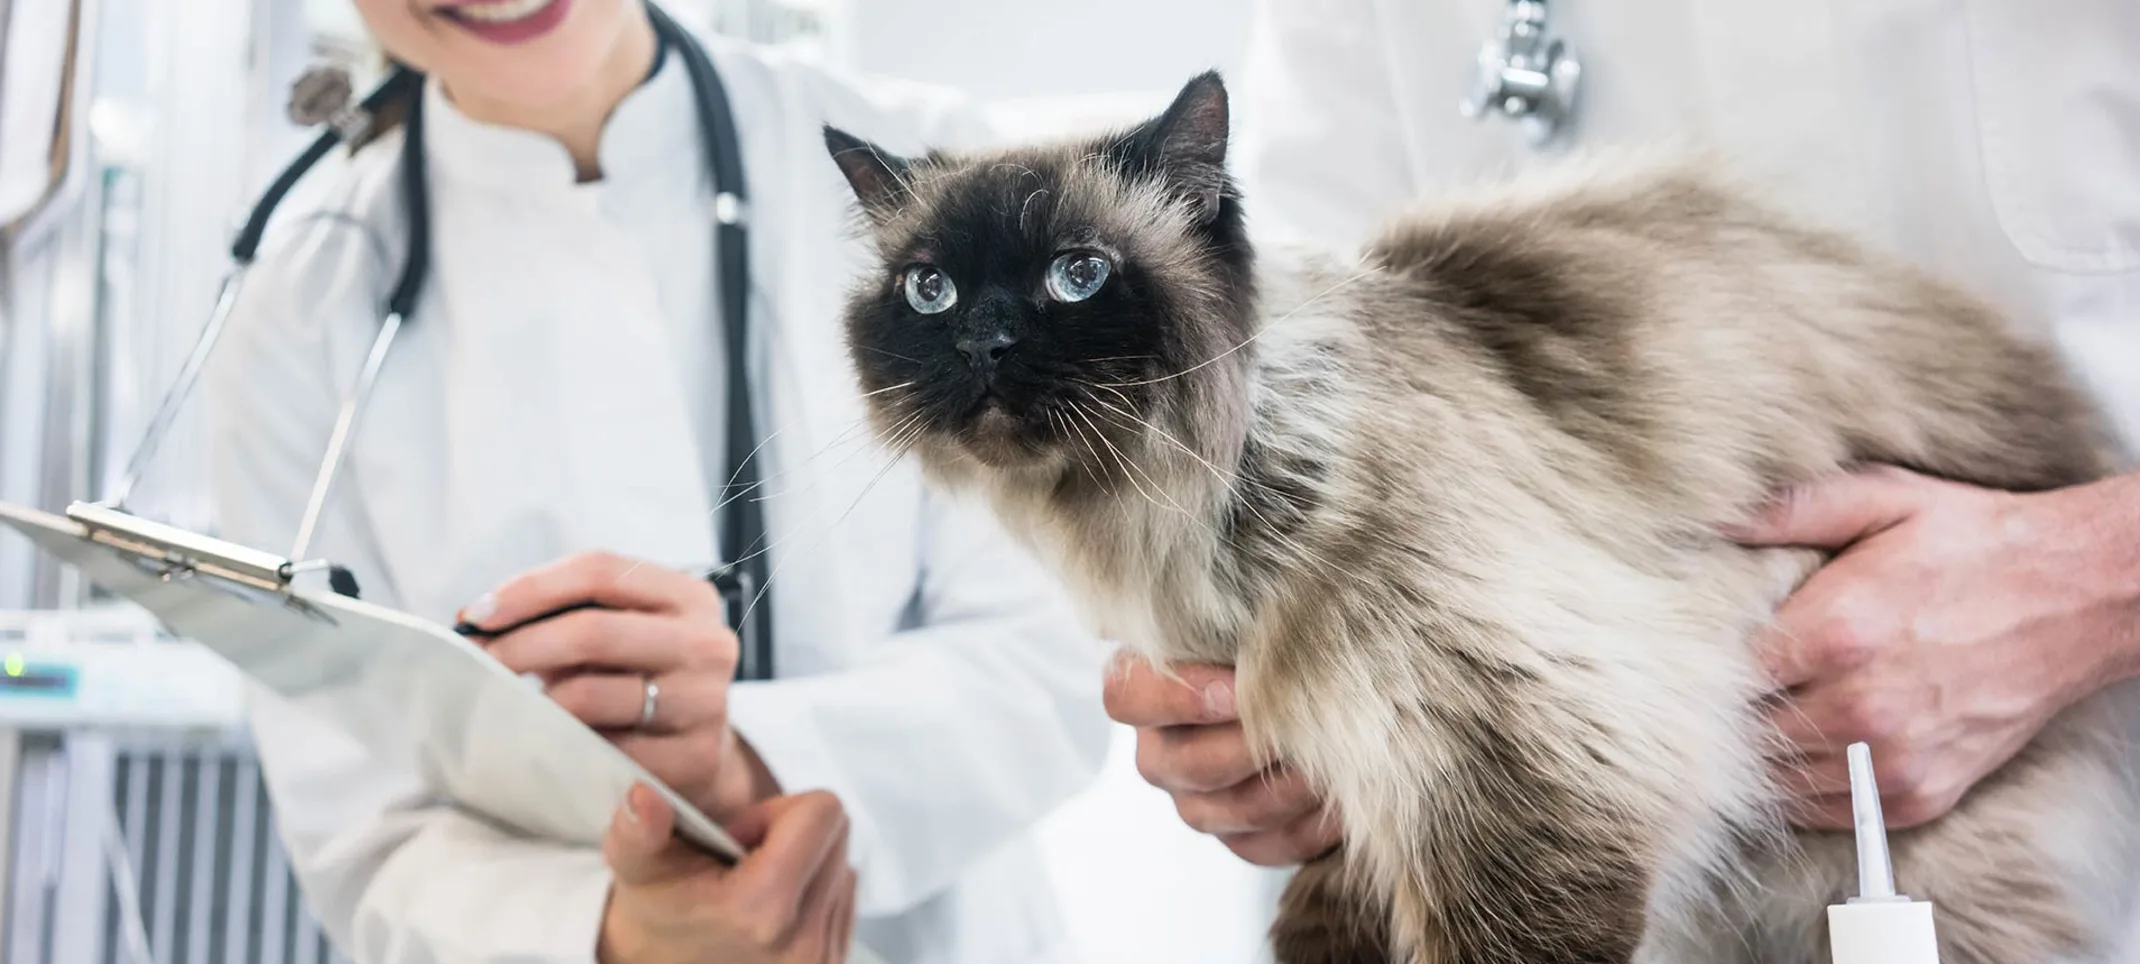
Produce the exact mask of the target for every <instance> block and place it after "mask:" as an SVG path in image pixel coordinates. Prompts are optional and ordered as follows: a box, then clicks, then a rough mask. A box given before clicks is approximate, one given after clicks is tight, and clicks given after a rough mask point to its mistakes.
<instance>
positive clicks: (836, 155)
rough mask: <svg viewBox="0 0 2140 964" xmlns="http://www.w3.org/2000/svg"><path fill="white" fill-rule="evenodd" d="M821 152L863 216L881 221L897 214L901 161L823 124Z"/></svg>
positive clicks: (903, 187)
mask: <svg viewBox="0 0 2140 964" xmlns="http://www.w3.org/2000/svg"><path fill="white" fill-rule="evenodd" d="M825 150H827V151H830V152H831V153H832V162H833V163H834V164H837V165H839V167H840V173H841V174H845V175H847V183H848V184H849V185H850V186H852V187H853V188H854V189H855V199H856V200H858V201H860V202H862V211H863V213H865V214H867V215H869V216H870V217H871V218H872V219H875V220H877V221H882V220H884V219H885V218H887V217H889V216H891V215H893V214H896V213H898V211H899V208H900V205H901V204H903V203H904V201H905V198H906V191H907V169H908V168H909V167H910V166H911V164H910V163H909V162H908V161H907V160H906V159H905V158H902V157H900V156H898V155H896V154H893V153H891V152H889V151H886V150H884V149H883V148H880V147H878V146H877V145H875V144H872V143H870V142H868V141H865V140H863V139H861V138H859V137H856V136H854V135H853V134H849V133H847V132H846V131H843V130H840V129H839V128H837V127H833V126H832V125H830V124H827V125H825Z"/></svg>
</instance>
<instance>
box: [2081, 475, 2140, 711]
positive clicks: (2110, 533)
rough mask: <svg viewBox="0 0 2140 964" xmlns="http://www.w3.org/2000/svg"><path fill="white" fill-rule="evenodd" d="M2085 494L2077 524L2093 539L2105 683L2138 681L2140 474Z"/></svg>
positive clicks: (2102, 483) (2089, 566)
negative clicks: (2103, 610) (2104, 618)
mask: <svg viewBox="0 0 2140 964" xmlns="http://www.w3.org/2000/svg"><path fill="white" fill-rule="evenodd" d="M2081 491H2085V492H2087V493H2088V495H2089V498H2088V499H2087V500H2086V504H2085V505H2083V506H2081V518H2080V519H2078V520H2076V521H2077V522H2078V524H2079V525H2081V526H2083V527H2084V528H2083V529H2082V530H2081V531H2084V532H2088V533H2091V534H2092V538H2091V539H2090V540H2089V558H2088V560H2087V569H2088V570H2090V571H2091V572H2092V573H2093V574H2094V576H2095V578H2094V579H2093V580H2092V581H2093V583H2094V584H2095V586H2096V587H2097V596H2096V598H2097V599H2098V600H2099V601H2100V602H2101V604H2102V605H2104V606H2105V607H2107V610H2108V612H2109V614H2110V624H2109V626H2108V627H2107V629H2108V636H2109V639H2108V640H2107V643H2108V644H2109V646H2108V648H2109V654H2108V655H2109V658H2108V659H2107V660H2106V663H2107V665H2106V666H2105V667H2104V678H2103V679H2102V680H2101V682H2103V683H2111V682H2116V681H2118V680H2123V679H2128V678H2131V677H2135V676H2140V472H2136V473H2128V474H2126V475H2120V476H2114V477H2112V478H2109V479H2104V480H2102V481H2100V482H2095V483H2092V484H2090V485H2087V486H2084V487H2082V489H2081Z"/></svg>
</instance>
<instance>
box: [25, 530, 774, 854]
mask: <svg viewBox="0 0 2140 964" xmlns="http://www.w3.org/2000/svg"><path fill="white" fill-rule="evenodd" d="M100 513H109V514H110V518H111V520H112V524H111V525H110V526H109V527H105V526H100V525H98V524H97V521H98V520H99V519H101V518H104V517H105V516H103V515H101V514H100ZM69 515H70V516H71V517H63V516H56V515H52V514H50V513H46V512H40V511H37V510H34V509H26V508H23V507H20V506H14V505H9V504H6V503H0V523H4V524H6V525H7V526H8V527H10V528H13V529H14V530H16V531H17V532H20V533H22V534H23V535H24V536H26V537H28V538H29V539H30V541H31V542H33V543H35V544H36V545H37V546H38V548H40V549H42V550H44V551H46V552H48V553H51V554H52V555H53V556H55V557H57V558H59V559H60V560H62V561H64V562H67V563H69V564H71V565H73V566H75V567H76V568H78V569H80V570H81V571H82V574H83V575H85V576H87V577H89V579H90V580H91V581H93V582H95V583H97V584H98V585H100V586H103V587H104V588H105V589H108V590H110V591H111V592H113V593H116V594H118V595H120V596H123V597H125V598H127V599H129V600H131V601H133V602H134V603H136V604H138V605H140V606H141V607H142V608H144V609H146V610H148V611H149V612H150V613H151V614H153V615H154V616H156V618H158V619H160V620H162V621H163V623H164V624H165V625H166V626H168V627H170V629H171V630H172V631H173V632H174V633H176V634H177V635H179V636H182V637H185V638H188V639H192V640H194V641H196V642H198V643H200V644H201V645H203V646H205V647H207V648H208V649H210V650H212V651H214V652H215V653H217V654H218V655H220V656H222V657H223V658H224V659H226V660H229V661H230V662H231V663H232V664H233V665H235V666H236V667H237V668H238V669H239V670H240V671H242V672H243V673H244V674H245V675H246V676H248V677H250V678H252V679H253V680H255V681H256V682H258V683H259V684H261V685H263V686H265V687H266V688H268V689H269V690H272V691H274V692H275V693H277V694H279V695H281V696H282V697H283V698H284V699H287V700H289V701H291V702H292V703H293V704H296V705H298V706H299V707H300V708H302V709H305V710H307V711H309V712H312V713H314V714H315V715H320V716H324V717H325V718H327V719H328V720H329V721H330V722H331V723H332V724H333V725H335V726H336V727H338V728H340V729H342V730H344V731H345V732H348V733H349V734H350V735H351V736H352V737H354V738H356V739H357V740H358V741H359V742H360V743H362V744H363V745H365V746H366V747H367V748H368V749H370V750H371V751H372V752H373V753H374V754H375V755H377V756H378V757H380V758H381V759H383V760H388V761H394V762H403V763H408V764H412V765H414V766H415V767H417V768H418V770H419V772H422V773H425V774H427V775H429V776H430V777H431V779H432V781H433V782H434V783H435V784H436V785H438V786H439V787H440V788H441V789H442V790H443V791H444V793H445V795H446V796H448V797H450V798H451V799H452V800H453V801H454V803H455V804H456V805H458V806H459V807H461V808H462V809H463V810H464V811H467V812H469V813H470V814H472V815H475V816H478V817H480V818H483V819H486V820H489V821H491V822H494V823H497V824H501V825H504V826H506V827H509V828H511V829H514V830H517V831H520V832H522V833H526V834H530V835H533V836H538V837H542V838H545V839H550V840H559V841H565V842H569V843H576V844H581V845H585V846H593V847H599V846H600V845H601V842H602V837H603V834H604V832H605V831H606V830H607V829H608V826H609V822H610V819H611V816H612V814H614V813H615V811H616V808H617V806H618V804H619V803H621V802H622V801H623V799H624V796H625V793H626V791H628V790H629V789H630V788H631V785H632V784H633V783H634V782H639V783H645V784H646V785H647V786H649V787H650V788H652V789H653V790H654V791H655V792H656V793H658V794H660V795H661V797H662V799H664V800H666V801H667V802H668V804H669V806H670V807H671V808H673V809H674V810H675V812H676V832H677V834H678V835H679V836H681V837H683V838H684V839H685V840H687V841H689V842H690V843H692V844H694V845H696V846H697V847H699V848H700V849H702V850H704V851H706V852H707V853H708V854H710V855H712V856H713V857H715V858H716V859H719V860H721V861H723V862H725V863H728V864H731V865H732V864H734V863H735V862H736V861H738V860H740V859H742V856H743V848H742V847H741V846H739V845H738V844H737V843H736V842H735V840H734V839H733V838H731V837H730V836H729V835H728V834H727V833H726V832H725V831H723V830H722V829H721V828H720V826H719V825H718V824H716V823H714V822H713V820H712V819H711V818H709V817H707V816H706V815H705V814H704V813H703V812H701V811H700V810H699V809H698V808H697V807H695V806H693V805H692V804H691V803H690V802H689V801H687V800H685V799H684V798H683V797H682V796H681V795H679V794H678V793H677V792H676V791H675V790H673V789H671V788H669V787H668V786H667V785H665V784H663V783H662V782H661V781H660V780H658V779H656V778H655V777H654V776H653V775H652V774H650V773H648V772H647V771H646V769H645V768H643V767H641V766H640V765H639V764H638V763H636V762H634V761H633V760H632V759H631V758H630V757H629V756H626V755H625V754H624V753H623V752H622V751H620V750H618V749H617V748H616V747H615V746H613V745H611V744H610V742H609V741H608V740H606V739H603V737H602V736H601V734H599V733H596V732H595V731H594V730H593V729H592V728H590V727H588V726H587V725H586V724H585V723H582V722H580V721H579V719H577V718H576V717H574V716H573V715H572V714H570V713H568V712H566V711H565V709H564V708H563V707H561V706H559V705H557V703H556V702H555V701H553V700H551V699H550V698H549V697H548V696H545V695H543V693H542V692H541V691H540V690H539V689H537V688H535V687H534V685H532V684H531V683H529V682H528V681H526V680H524V679H522V678H521V677H520V676H519V675H518V674H515V673H514V672H513V671H512V670H509V669H507V668H506V667H505V665H504V664H502V663H500V662H498V661H497V660H496V659H494V658H492V657H491V656H490V654H489V653H486V652H484V651H483V650H482V649H481V648H479V647H477V646H475V645H474V644H472V643H470V642H469V641H467V640H466V639H463V638H462V637H460V636H459V635H458V634H456V633H454V632H452V631H451V630H449V629H447V628H446V627H443V626H439V625H437V624H435V623H431V622H428V621H426V620H422V619H418V618H416V617H414V616H410V615H408V614H406V613H402V612H397V611H395V610H392V609H387V608H385V607H383V606H375V605H371V604H368V603H365V602H362V601H360V600H356V599H351V598H348V597H345V596H340V595H336V594H333V593H313V592H307V591H305V590H302V589H298V588H296V587H294V586H292V585H291V584H290V577H291V574H292V569H293V568H294V567H292V566H291V564H290V563H288V562H284V561H282V560H279V559H276V558H275V557H274V556H273V555H272V554H269V553H265V552H260V551H258V550H254V549H247V548H245V547H243V546H239V545H236V544H234V543H228V542H223V541H221V540H216V539H210V538H208V537H205V536H200V535H195V534H192V533H188V532H185V531H183V530H179V529H175V528H170V527H166V526H160V525H158V524H156V523H153V522H147V521H145V520H141V519H138V518H135V517H133V516H129V515H126V514H124V513H119V512H114V511H112V510H109V509H106V508H104V507H101V506H94V505H77V506H75V507H74V508H73V509H71V510H70V513H69Z"/></svg>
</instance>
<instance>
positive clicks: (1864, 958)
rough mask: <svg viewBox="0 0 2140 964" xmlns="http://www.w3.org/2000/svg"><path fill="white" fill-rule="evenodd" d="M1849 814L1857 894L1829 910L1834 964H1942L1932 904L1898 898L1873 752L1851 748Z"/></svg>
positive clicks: (1858, 745)
mask: <svg viewBox="0 0 2140 964" xmlns="http://www.w3.org/2000/svg"><path fill="white" fill-rule="evenodd" d="M1849 753H1850V810H1851V817H1852V822H1853V823H1855V824H1856V827H1857V836H1858V895H1857V896H1856V897H1852V898H1850V900H1849V901H1848V902H1847V903H1842V904H1831V905H1829V907H1828V951H1829V953H1830V954H1831V955H1832V956H1833V959H1834V964H1939V939H1938V937H1937V935H1936V934H1935V933H1934V931H1933V928H1932V905H1931V904H1930V903H1927V902H1925V901H1917V900H1911V899H1910V898H1909V897H1908V896H1906V895H1902V894H1897V893H1895V867H1894V863H1893V861H1892V860H1890V859H1889V857H1888V853H1887V822H1886V819H1885V818H1884V817H1883V816H1882V815H1881V813H1880V788H1879V785H1878V782H1877V781H1875V780H1874V779H1873V765H1872V748H1871V747H1869V746H1867V745H1865V744H1863V743H1853V744H1851V745H1850V750H1849Z"/></svg>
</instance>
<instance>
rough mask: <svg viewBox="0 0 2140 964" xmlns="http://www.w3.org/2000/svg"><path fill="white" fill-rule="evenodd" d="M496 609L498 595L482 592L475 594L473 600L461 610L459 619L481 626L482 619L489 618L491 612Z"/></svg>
mask: <svg viewBox="0 0 2140 964" xmlns="http://www.w3.org/2000/svg"><path fill="white" fill-rule="evenodd" d="M497 611H498V597H496V596H494V595H491V594H490V593H484V594H483V595H480V596H477V597H476V601H475V602H472V603H469V604H468V608H466V609H463V610H461V621H462V622H464V623H474V624H476V625H478V626H481V625H483V621H484V620H486V619H489V618H490V617H491V614H492V613H495V612H497Z"/></svg>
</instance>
